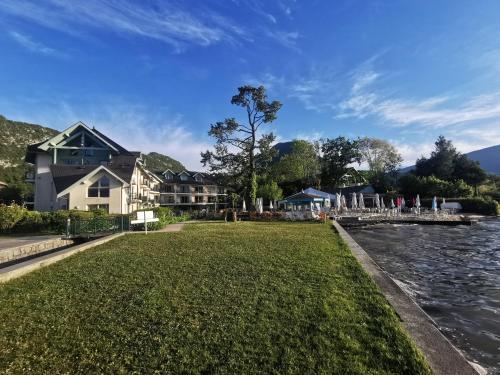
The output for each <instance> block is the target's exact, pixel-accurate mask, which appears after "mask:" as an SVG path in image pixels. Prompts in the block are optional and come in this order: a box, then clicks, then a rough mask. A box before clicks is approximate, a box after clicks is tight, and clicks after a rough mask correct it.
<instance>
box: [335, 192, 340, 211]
mask: <svg viewBox="0 0 500 375" xmlns="http://www.w3.org/2000/svg"><path fill="white" fill-rule="evenodd" d="M340 204H341V202H340V194H339V193H337V194H335V208H337V209H340Z"/></svg>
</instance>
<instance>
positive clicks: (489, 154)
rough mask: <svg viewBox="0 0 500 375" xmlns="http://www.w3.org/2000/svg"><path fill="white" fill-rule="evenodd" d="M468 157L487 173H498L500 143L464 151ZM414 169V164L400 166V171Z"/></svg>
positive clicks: (499, 168) (499, 167)
mask: <svg viewBox="0 0 500 375" xmlns="http://www.w3.org/2000/svg"><path fill="white" fill-rule="evenodd" d="M465 155H467V156H468V157H469V158H471V159H472V160H475V161H477V162H479V165H481V168H483V169H484V170H485V171H486V172H487V173H491V174H496V175H500V145H496V146H491V147H486V148H482V149H480V150H476V151H471V152H468V153H466V154H465ZM414 169H415V166H414V165H411V166H409V167H405V168H401V169H400V170H399V172H400V173H408V172H411V171H412V170H414Z"/></svg>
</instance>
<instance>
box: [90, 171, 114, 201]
mask: <svg viewBox="0 0 500 375" xmlns="http://www.w3.org/2000/svg"><path fill="white" fill-rule="evenodd" d="M88 196H89V197H90V198H94V197H103V198H104V197H105V198H107V197H109V178H107V177H106V176H102V177H101V178H100V179H99V180H97V181H96V182H94V183H93V184H92V185H90V186H89V191H88Z"/></svg>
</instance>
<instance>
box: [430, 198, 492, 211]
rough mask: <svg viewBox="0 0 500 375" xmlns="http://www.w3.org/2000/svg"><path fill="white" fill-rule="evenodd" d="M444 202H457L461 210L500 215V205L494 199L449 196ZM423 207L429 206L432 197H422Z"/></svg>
mask: <svg viewBox="0 0 500 375" xmlns="http://www.w3.org/2000/svg"><path fill="white" fill-rule="evenodd" d="M446 202H458V203H460V204H461V205H462V211H463V212H466V213H475V214H481V215H500V205H499V204H498V202H497V201H496V200H493V199H487V198H486V199H485V198H480V197H475V198H449V199H446ZM421 204H422V206H423V207H431V205H432V199H430V198H429V199H422V200H421Z"/></svg>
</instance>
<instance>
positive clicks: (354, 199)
mask: <svg viewBox="0 0 500 375" xmlns="http://www.w3.org/2000/svg"><path fill="white" fill-rule="evenodd" d="M351 195H352V198H351V208H352V209H355V208H358V201H357V200H356V193H352V194H351Z"/></svg>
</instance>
